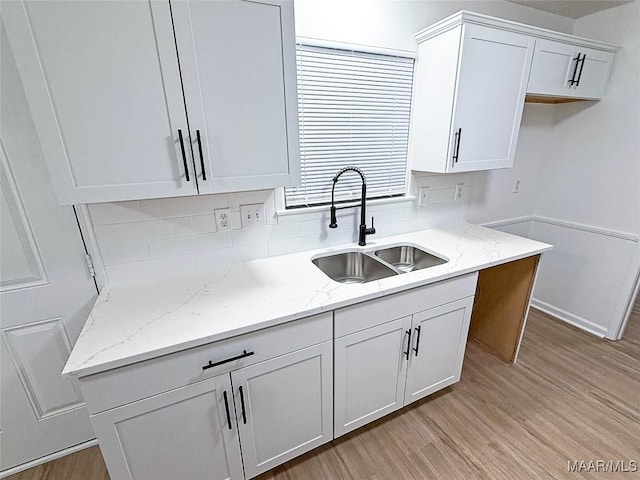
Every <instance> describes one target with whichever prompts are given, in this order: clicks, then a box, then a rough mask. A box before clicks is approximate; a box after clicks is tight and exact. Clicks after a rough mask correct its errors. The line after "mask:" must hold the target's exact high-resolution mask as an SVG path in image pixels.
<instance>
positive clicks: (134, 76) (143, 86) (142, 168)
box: [2, 1, 197, 204]
mask: <svg viewBox="0 0 640 480" xmlns="http://www.w3.org/2000/svg"><path fill="white" fill-rule="evenodd" d="M2 14H3V17H4V20H5V25H6V26H7V31H8V33H9V39H10V42H11V47H12V49H13V50H14V53H15V56H16V60H17V64H18V67H19V70H20V74H21V77H22V81H23V83H24V87H25V91H26V93H27V98H28V100H29V104H30V107H31V111H32V112H33V117H34V120H35V124H36V128H37V131H38V136H39V137H40V141H41V143H42V146H43V151H44V154H45V159H46V161H47V166H48V169H49V173H50V175H51V178H52V180H53V184H54V187H55V190H56V194H57V197H58V201H59V202H60V203H62V204H71V203H89V202H105V201H115V200H127V199H135V198H153V197H166V196H176V195H193V194H196V193H197V188H196V182H195V178H194V175H193V171H192V169H193V163H192V159H191V157H190V149H189V144H188V141H189V132H188V130H187V119H186V112H185V108H184V101H183V98H182V89H181V83H180V74H179V69H178V62H177V58H176V49H175V42H174V36H173V30H172V22H171V12H170V6H169V2H155V1H138V2H133V1H129V2H113V1H91V2H78V1H56V2H18V1H16V2H6V5H5V4H3V12H2ZM179 131H182V134H183V136H184V140H185V142H186V143H185V152H184V157H183V152H182V149H181V146H180V142H179ZM188 174H189V175H188ZM187 175H188V176H189V179H187ZM188 180H189V181H188Z"/></svg>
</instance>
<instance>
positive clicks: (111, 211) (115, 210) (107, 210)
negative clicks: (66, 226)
mask: <svg viewBox="0 0 640 480" xmlns="http://www.w3.org/2000/svg"><path fill="white" fill-rule="evenodd" d="M88 207H89V215H90V216H91V221H92V222H93V224H94V225H111V224H113V223H128V222H137V221H139V220H141V214H140V208H139V205H138V201H137V200H136V201H133V202H117V203H93V204H91V205H89V206H88Z"/></svg>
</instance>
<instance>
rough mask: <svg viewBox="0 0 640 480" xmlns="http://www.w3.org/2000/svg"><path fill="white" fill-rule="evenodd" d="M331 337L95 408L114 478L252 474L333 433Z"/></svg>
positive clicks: (215, 478) (216, 478) (214, 478)
mask: <svg viewBox="0 0 640 480" xmlns="http://www.w3.org/2000/svg"><path fill="white" fill-rule="evenodd" d="M331 344H332V342H331V341H328V342H324V343H322V344H319V345H314V346H312V347H308V348H305V349H303V350H299V351H296V352H292V353H289V354H286V355H282V356H279V357H276V358H273V359H270V360H266V361H264V362H260V363H256V364H254V365H249V366H247V367H243V368H240V369H238V370H234V371H232V372H230V373H224V374H222V375H218V376H216V377H213V378H209V379H207V380H202V381H200V382H197V383H194V384H192V385H187V386H186V387H181V388H178V389H175V390H171V391H169V392H165V393H161V394H159V395H155V396H153V397H150V398H146V399H144V400H140V401H137V402H133V403H131V404H128V405H124V406H122V407H118V408H114V409H111V410H107V411H105V412H102V413H98V414H95V415H92V416H91V421H92V424H93V427H94V430H95V433H96V436H97V437H98V441H99V443H100V448H101V449H102V453H103V456H104V458H105V462H106V464H107V467H108V469H109V474H110V475H111V478H112V480H117V479H135V480H141V479H149V480H157V479H165V478H166V479H178V478H184V479H189V480H192V479H193V480H196V479H203V480H204V479H207V480H223V479H231V480H235V479H243V478H252V477H255V476H256V475H258V474H260V473H262V472H265V471H267V470H269V469H271V468H273V467H275V466H277V465H280V464H281V463H284V462H286V461H287V460H290V459H292V458H294V457H297V456H298V455H301V454H302V453H305V452H307V451H309V450H312V449H313V448H315V447H318V446H320V445H322V444H323V443H326V442H329V441H331V440H332V439H333V425H332V417H333V382H332V373H333V372H332V369H333V362H332V354H333V352H332V345H331ZM241 449H242V456H241V454H240V451H241ZM243 463H244V473H243Z"/></svg>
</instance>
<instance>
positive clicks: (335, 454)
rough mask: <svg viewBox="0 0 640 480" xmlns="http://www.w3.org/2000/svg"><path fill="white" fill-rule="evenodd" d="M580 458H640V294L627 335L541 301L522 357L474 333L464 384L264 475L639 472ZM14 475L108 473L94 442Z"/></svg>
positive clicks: (377, 478) (100, 477) (467, 479)
mask: <svg viewBox="0 0 640 480" xmlns="http://www.w3.org/2000/svg"><path fill="white" fill-rule="evenodd" d="M569 460H585V461H589V460H614V461H617V460H624V461H627V462H628V461H631V460H633V461H640V302H636V307H635V309H634V313H633V316H632V318H631V319H630V321H629V326H628V328H627V331H626V332H625V337H624V339H623V340H621V341H619V342H610V341H607V340H601V339H598V338H596V337H593V336H591V335H588V334H586V333H584V332H582V331H580V330H578V329H575V328H573V327H571V326H568V325H566V324H564V323H561V322H559V321H558V320H555V319H553V318H551V317H549V316H547V315H545V314H543V313H541V312H539V311H536V310H532V311H531V313H530V315H529V319H528V324H527V328H526V333H525V336H524V341H523V344H522V348H521V351H520V358H519V363H518V364H517V365H507V364H505V363H502V362H501V361H500V360H497V359H495V358H494V357H492V356H491V355H489V354H487V353H486V352H484V351H483V350H481V349H480V348H479V347H478V346H477V345H475V344H473V343H470V344H469V346H468V348H467V353H466V356H465V363H464V368H463V372H462V380H461V381H460V382H459V383H458V384H456V385H454V386H453V387H450V388H447V389H445V390H444V391H442V392H439V393H437V394H435V395H433V396H431V397H429V398H428V399H426V400H424V401H421V402H418V403H417V404H415V405H413V406H410V407H409V408H407V409H405V410H403V411H402V412H397V413H395V414H392V415H390V416H388V417H385V418H384V419H382V420H379V421H377V422H375V423H373V424H371V425H369V426H367V427H364V428H362V429H360V430H358V431H356V432H352V433H351V434H349V435H347V436H345V437H343V438H340V439H338V440H335V441H333V442H332V443H330V444H329V445H326V446H324V447H320V448H318V449H316V450H314V451H313V452H311V453H308V454H306V455H303V456H302V457H299V458H297V459H295V460H293V461H291V462H289V463H287V464H285V465H283V466H281V467H278V468H276V469H275V470H273V471H271V472H267V473H266V474H264V475H262V476H261V477H259V479H260V480H294V479H300V480H302V479H305V480H307V479H320V480H323V479H330V480H333V479H336V480H338V479H362V480H365V479H366V480H396V479H398V480H404V479H407V480H408V479H444V480H456V479H464V480H472V479H505V480H514V479H546V478H607V479H615V478H626V479H630V478H638V477H637V476H636V475H638V474H637V473H636V474H633V473H626V474H623V473H583V474H579V473H569V472H568V469H567V463H568V461H569ZM9 479H10V480H35V479H37V480H61V479H64V480H94V479H95V480H108V475H107V473H106V470H105V467H104V462H103V461H102V457H101V456H100V452H99V450H98V448H97V447H93V448H89V449H86V450H83V451H81V452H78V453H75V454H73V455H69V456H67V457H64V458H61V459H59V460H55V461H53V462H50V463H48V464H45V465H41V466H39V467H35V468H33V469H30V470H27V471H25V472H22V473H20V474H17V475H14V476H11V477H9ZM158 480H187V479H158Z"/></svg>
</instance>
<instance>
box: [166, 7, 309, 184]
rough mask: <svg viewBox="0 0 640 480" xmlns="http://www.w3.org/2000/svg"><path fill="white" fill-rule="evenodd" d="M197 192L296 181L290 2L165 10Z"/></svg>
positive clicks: (294, 69) (292, 37)
mask: <svg viewBox="0 0 640 480" xmlns="http://www.w3.org/2000/svg"><path fill="white" fill-rule="evenodd" d="M172 12H173V18H174V22H175V32H176V41H177V45H178V51H179V57H180V67H181V72H182V78H183V80H184V88H185V98H186V102H187V111H188V114H189V124H190V127H191V141H192V142H193V144H192V149H193V151H194V155H195V158H196V167H197V170H198V182H199V188H200V192H201V193H203V192H225V191H235V190H250V189H254V190H255V189H261V188H273V187H277V186H285V185H291V184H292V182H296V181H297V180H298V177H299V158H298V156H299V152H298V150H299V147H298V118H297V93H296V58H295V33H294V20H293V2H290V1H277V0H260V1H244V0H233V1H224V2H212V1H198V0H190V1H188V2H174V3H173V4H172Z"/></svg>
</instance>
